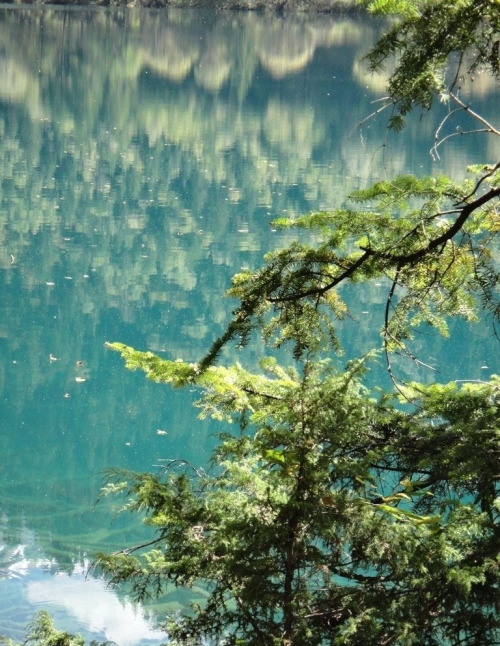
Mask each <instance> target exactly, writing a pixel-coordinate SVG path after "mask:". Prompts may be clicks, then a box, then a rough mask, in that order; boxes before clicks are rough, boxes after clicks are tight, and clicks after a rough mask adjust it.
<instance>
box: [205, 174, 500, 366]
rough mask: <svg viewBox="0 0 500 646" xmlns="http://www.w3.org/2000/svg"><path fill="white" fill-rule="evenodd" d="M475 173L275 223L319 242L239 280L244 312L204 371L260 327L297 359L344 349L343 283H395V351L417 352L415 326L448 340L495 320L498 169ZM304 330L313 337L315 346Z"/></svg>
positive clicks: (385, 186)
mask: <svg viewBox="0 0 500 646" xmlns="http://www.w3.org/2000/svg"><path fill="white" fill-rule="evenodd" d="M475 172H476V173H477V179H475V180H474V181H466V182H464V183H461V184H457V183H455V182H452V181H451V180H449V179H448V178H445V177H435V178H434V177H430V178H423V179H417V178H415V177H397V178H395V179H393V180H391V181H383V182H379V183H377V184H375V185H373V186H372V187H371V188H369V189H366V190H364V191H359V192H357V193H356V194H354V195H353V196H352V199H353V200H354V201H355V202H359V203H361V204H362V206H363V207H364V208H362V209H361V210H357V211H355V210H337V211H333V212H328V213H314V214H311V215H306V216H304V217H300V218H297V219H295V220H291V219H280V220H278V221H276V222H275V225H276V226H280V227H292V228H306V229H308V230H311V231H313V232H315V233H316V234H317V239H318V241H317V242H316V243H315V244H312V245H308V244H305V243H301V242H296V243H293V244H291V245H290V246H288V247H287V248H285V249H283V250H280V251H277V252H274V253H271V254H268V255H267V256H266V264H265V265H264V266H263V267H262V269H260V270H259V271H257V272H250V271H247V272H243V273H240V274H237V275H236V276H235V277H234V278H233V285H232V287H231V289H230V290H229V294H230V295H231V296H233V297H235V298H237V299H238V300H239V305H238V307H237V308H236V310H235V311H234V312H233V320H232V322H231V324H230V325H229V327H228V329H227V331H226V333H225V335H223V336H222V337H221V338H220V339H219V340H217V341H216V343H215V344H214V345H213V347H212V349H211V351H210V352H209V353H208V355H207V356H206V357H205V359H204V360H203V361H202V362H201V367H202V368H203V367H205V366H206V365H210V364H211V363H212V362H213V361H214V359H215V358H216V356H217V354H218V352H219V351H220V349H221V348H222V346H223V345H224V344H225V343H227V342H228V341H229V340H230V339H233V338H236V339H237V340H238V342H239V343H240V344H243V345H244V344H245V342H246V341H247V339H248V336H249V334H250V333H251V332H252V330H254V329H259V330H261V331H262V333H263V335H264V338H265V339H266V341H269V340H270V339H273V340H274V343H275V344H276V345H277V346H281V345H282V344H283V343H284V342H287V341H290V342H292V344H293V347H294V354H295V357H296V358H300V357H301V356H302V355H303V353H304V352H305V351H307V350H310V349H311V348H314V349H316V350H318V349H319V348H321V347H322V348H328V351H329V349H331V348H334V349H338V347H339V345H338V340H337V335H336V328H335V321H336V320H339V319H342V318H344V317H345V316H346V314H347V306H346V303H345V302H344V301H343V300H342V296H341V292H339V291H338V289H339V288H340V287H342V286H343V285H345V284H347V283H357V282H361V281H369V280H373V279H389V286H388V291H387V303H386V308H385V317H384V320H383V322H382V335H383V339H384V346H385V348H386V350H387V351H389V352H392V351H395V350H397V351H402V352H410V354H411V351H410V350H409V348H408V346H407V343H408V339H411V338H412V335H413V329H414V328H415V327H418V326H421V325H422V324H427V325H430V326H433V327H435V328H437V329H438V330H439V331H440V332H441V333H443V334H446V333H447V317H450V316H461V317H463V318H465V319H466V320H469V321H471V320H475V318H476V316H477V310H478V306H483V307H487V308H489V309H490V310H491V311H492V312H493V315H494V317H498V315H499V307H498V302H497V300H496V298H495V296H494V286H495V285H496V284H497V282H498V270H497V267H496V265H495V260H494V257H493V256H492V252H491V249H490V248H489V246H488V245H489V244H490V242H491V238H492V236H494V235H495V234H496V233H497V231H498V226H499V219H498V212H497V208H498V202H499V196H500V186H499V171H498V165H496V166H494V167H482V168H480V169H475ZM486 186H487V187H488V188H487V189H486V188H484V187H486ZM480 189H481V190H480ZM306 329H307V330H308V331H310V330H311V329H314V330H315V331H316V337H315V339H314V340H312V339H311V337H310V334H309V336H307V337H306V335H305V334H304V331H305V330H306ZM306 338H307V339H308V341H307V343H306V342H305V341H304V340H305V339H306Z"/></svg>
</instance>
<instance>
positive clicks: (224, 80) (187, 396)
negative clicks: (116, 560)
mask: <svg viewBox="0 0 500 646" xmlns="http://www.w3.org/2000/svg"><path fill="white" fill-rule="evenodd" d="M377 29H378V26H377V25H376V24H375V23H373V22H372V21H369V20H365V19H362V18H360V17H358V18H346V17H343V16H330V17H326V16H322V17H321V19H320V20H318V21H316V20H315V19H312V18H311V17H308V18H300V19H299V18H293V17H290V18H282V19H279V18H277V19H276V20H271V19H270V17H269V16H260V15H258V14H237V13H235V14H232V13H231V14H229V13H221V14H214V13H192V12H186V11H161V12H160V11H158V12H157V11H136V10H126V11H125V10H116V11H103V10H92V11H89V10H75V9H72V10H63V9H43V8H33V9H29V10H27V9H10V8H4V9H0V58H1V60H0V178H1V186H0V244H1V253H0V289H1V294H2V299H1V301H0V401H1V406H2V415H1V417H0V452H1V455H2V461H1V464H0V487H1V491H2V500H1V512H2V520H1V528H2V530H3V535H2V541H1V544H2V546H3V549H2V551H1V552H0V555H1V559H2V561H1V563H0V570H1V571H2V572H9V568H10V567H11V566H12V565H13V564H15V563H18V562H19V554H18V552H17V551H16V550H17V549H18V546H19V545H24V544H25V543H26V541H25V533H26V531H27V528H28V530H29V532H31V533H32V535H33V536H34V537H35V538H34V539H33V541H32V543H33V545H36V547H33V548H32V549H31V550H30V551H29V554H28V555H26V554H25V555H24V556H23V558H27V559H28V561H29V562H30V563H32V564H36V563H38V562H39V560H40V559H48V560H49V562H50V563H51V569H52V571H54V572H59V573H62V572H64V573H65V574H64V576H62V575H61V576H59V577H56V578H55V579H54V582H53V584H52V583H51V584H50V585H53V586H56V587H55V588H54V587H48V588H47V589H49V590H52V591H54V594H55V590H56V589H60V590H63V592H64V593H61V595H62V596H61V598H62V597H64V598H70V596H71V595H70V593H69V592H68V590H67V588H66V587H65V586H69V585H70V584H71V585H73V584H74V583H75V581H76V582H77V585H76V587H77V589H78V590H83V589H82V588H80V587H79V586H80V583H79V582H78V581H79V580H78V579H77V578H75V575H74V572H75V568H76V569H77V570H78V567H81V564H82V563H85V562H86V559H88V555H89V553H92V552H93V551H95V550H97V549H112V548H114V547H118V546H120V545H122V544H123V541H125V540H126V539H127V538H129V537H132V536H133V535H135V533H136V532H137V528H136V527H135V526H130V525H128V524H127V522H126V520H122V521H120V522H116V523H114V524H110V518H111V517H112V515H113V511H115V509H114V508H109V507H106V506H101V505H99V506H98V507H97V509H96V510H94V509H93V504H94V502H95V500H96V498H97V495H98V492H99V487H100V484H101V472H102V470H103V469H104V468H106V467H109V466H112V465H121V466H125V467H129V468H132V469H151V468H155V465H157V464H159V460H160V459H163V458H170V457H183V458H185V459H188V460H191V461H193V462H195V463H200V462H204V461H205V460H206V458H207V456H208V454H209V451H210V447H211V446H212V443H213V438H212V437H211V436H210V433H212V432H214V431H217V430H219V429H218V427H217V426H214V425H212V426H210V425H207V424H205V425H203V424H200V422H198V421H197V420H196V419H195V412H194V411H193V412H192V411H191V407H190V405H191V402H192V400H193V397H194V394H193V393H171V392H170V391H169V390H168V389H165V388H161V387H159V386H156V385H154V384H150V383H147V382H145V381H144V379H143V377H142V376H141V375H134V374H130V373H126V372H125V371H124V369H123V367H122V365H121V362H120V360H119V359H118V358H117V357H116V356H114V355H110V354H109V353H106V351H105V350H104V348H103V343H104V341H105V340H120V341H123V342H125V343H129V344H131V345H136V346H137V347H141V348H146V347H147V348H150V349H153V350H155V351H160V352H166V353H168V356H169V357H182V358H184V359H196V358H198V357H199V355H200V353H201V352H202V350H203V349H204V348H206V347H207V345H208V344H209V343H210V342H211V341H212V339H213V337H214V336H215V335H216V334H217V333H218V332H219V331H220V329H221V327H222V325H223V324H224V322H225V321H227V319H228V316H229V310H230V307H231V304H230V303H229V302H228V301H227V300H226V299H223V298H221V296H220V295H221V293H222V292H223V290H224V289H225V288H226V287H227V286H228V284H229V279H230V276H231V275H232V274H233V273H234V272H236V271H237V270H238V269H239V268H240V267H242V266H249V267H251V266H256V265H257V264H260V261H261V256H262V254H263V253H264V252H265V251H266V250H268V249H270V248H273V247H275V246H277V245H283V244H285V243H286V242H287V241H288V240H289V239H290V236H291V235H292V234H290V233H287V232H276V231H273V230H271V229H270V227H269V224H268V223H269V220H270V219H271V218H272V217H277V216H280V215H282V214H288V215H290V216H292V217H293V216H295V215H298V214H301V213H304V212H306V211H309V210H316V209H327V208H332V207H335V206H339V205H342V204H343V203H344V202H345V198H346V195H347V193H348V192H349V191H351V190H352V189H354V188H357V187H359V186H361V185H365V184H366V183H367V182H369V181H371V180H373V179H375V178H379V177H381V176H386V175H388V174H392V173H394V172H417V173H427V172H432V171H435V170H436V171H443V172H450V171H451V172H453V171H454V170H456V169H459V168H461V166H463V165H465V163H471V162H473V161H484V150H483V146H482V143H481V142H479V143H477V141H476V142H474V141H473V140H470V141H468V142H467V143H468V144H469V145H470V146H471V148H470V149H468V150H465V149H462V148H459V147H458V145H456V143H458V142H452V143H451V144H450V146H449V147H447V149H446V151H444V153H443V155H442V158H441V160H439V161H438V162H434V163H433V162H432V160H431V158H430V156H429V154H428V145H426V142H430V141H432V133H433V129H434V127H435V122H433V121H431V120H430V119H428V120H423V121H422V122H420V121H419V120H416V121H415V122H412V121H411V120H410V123H409V125H408V129H407V132H406V133H405V135H404V139H399V140H398V143H397V145H394V140H393V138H392V137H391V136H389V135H388V134H387V132H386V130H385V122H384V121H383V119H382V120H380V121H378V122H377V121H373V122H369V123H367V124H365V126H364V127H363V128H362V129H361V130H360V129H359V128H357V123H358V122H359V121H360V120H361V119H362V118H363V117H365V116H366V115H367V114H368V113H369V112H370V111H371V110H372V106H371V101H373V100H374V99H376V98H377V97H378V90H379V86H378V85H377V84H376V83H375V82H374V81H373V79H371V77H369V76H367V74H366V71H365V70H364V69H363V68H362V66H359V65H358V63H356V61H358V60H359V58H360V56H361V55H362V54H363V53H364V52H365V51H366V49H367V48H368V46H369V44H370V42H373V40H374V39H375V38H376V34H377ZM478 102H479V104H478V105H477V107H478V109H479V110H481V111H482V112H483V114H485V116H486V117H489V116H490V115H491V114H492V112H494V110H495V109H496V106H497V98H496V97H495V96H493V95H492V94H491V92H490V89H489V88H488V86H487V83H483V84H482V86H481V93H480V96H479V98H478ZM436 118H437V119H439V118H440V117H439V115H438V116H437V117H436ZM403 141H404V143H405V145H404V146H403V145H402V142H403ZM463 145H464V141H463V140H461V141H460V146H463ZM474 146H475V147H474ZM488 146H490V149H489V150H488V154H489V156H490V158H491V159H492V158H493V157H494V156H495V155H496V157H498V153H499V152H500V151H499V150H498V142H496V143H491V142H489V143H488ZM466 159H467V162H466V161H465V160H466ZM460 172H461V171H460ZM380 294H381V288H380V286H377V285H373V286H370V287H368V288H366V289H363V290H357V292H356V295H355V296H356V298H355V305H354V311H353V315H354V317H355V320H356V321H357V322H358V324H357V325H350V326H349V327H348V328H346V330H345V334H344V337H345V341H346V344H347V346H348V348H350V349H351V350H353V351H355V352H356V353H357V352H360V351H362V350H363V349H367V348H368V347H370V346H372V345H373V344H374V343H378V337H377V336H376V334H375V335H374V324H372V323H373V321H375V320H376V318H377V312H378V311H379V310H380V309H381V308H382V307H383V303H382V300H381V296H380ZM358 310H359V311H358ZM366 312H369V314H366ZM489 341H490V339H489V331H488V330H487V328H481V329H480V330H478V332H477V334H476V336H475V337H474V338H470V339H469V342H468V344H467V345H466V347H464V351H463V355H464V356H463V362H464V363H466V365H467V367H468V368H467V370H468V374H467V376H468V377H471V378H473V377H478V376H483V374H484V373H481V366H482V365H485V358H484V355H485V353H486V354H487V348H488V347H489V346H488V343H489ZM258 352H259V347H258V346H255V347H254V346H251V347H250V348H248V354H247V357H249V359H250V360H251V359H253V357H255V356H256V355H257V354H258ZM427 352H430V350H427ZM432 353H433V356H434V357H435V360H436V363H437V364H439V365H440V366H441V367H443V368H446V369H448V367H447V366H446V365H445V362H446V357H447V356H448V355H449V350H448V348H447V347H446V345H444V342H440V344H437V345H435V346H433V348H432ZM423 359H424V360H425V359H426V356H424V357H423ZM490 367H491V370H492V371H494V370H495V366H490ZM404 369H408V368H407V367H406V368H404ZM413 369H414V368H412V367H410V370H413ZM453 370H458V367H457V366H452V367H451V368H450V370H449V371H448V372H447V373H445V372H443V375H444V378H445V377H447V378H449V377H450V375H451V376H453ZM412 376H417V375H412ZM83 379H85V381H83ZM158 430H162V431H164V433H158ZM133 540H134V539H131V542H132V541H133ZM34 571H35V570H32V569H28V571H27V572H25V573H23V578H22V581H24V582H25V583H26V585H29V581H30V580H31V579H33V578H36V576H38V575H36V576H35V575H34V574H33V572H34ZM8 576H9V577H10V578H6V579H4V580H3V581H0V584H1V585H0V594H1V595H2V597H3V596H5V597H8V596H9V594H10V593H9V590H10V589H11V588H10V587H9V586H10V585H16V583H15V582H16V580H18V581H19V580H20V579H13V578H12V577H11V576H10V575H8ZM38 583H39V582H38V581H35V582H34V587H31V588H29V589H31V590H33V589H34V590H38V591H39V592H40V589H41V588H42V587H45V584H44V586H40V585H38ZM35 584H36V585H35ZM89 585H90V586H93V585H97V584H94V583H89ZM57 586H59V588H57ZM61 586H62V587H61ZM86 589H89V590H90V589H92V590H93V588H91V587H89V588H86ZM2 591H5V594H4V592H2ZM57 594H59V593H57ZM71 594H72V593H71ZM80 594H84V592H83V591H82V592H80V591H78V592H77V593H76V595H77V597H79V596H80ZM23 595H24V596H22V603H23V604H24V603H26V604H28V605H29V604H30V603H31V602H33V601H34V597H33V596H29V595H28V596H26V594H24V592H23ZM44 599H45V598H44ZM109 603H114V602H111V601H110V602H109ZM82 607H85V603H84V602H83V597H82ZM68 611H69V608H68ZM27 612H28V611H27V610H26V608H24V606H23V607H22V608H20V609H19V611H18V612H17V616H16V617H15V621H16V626H18V628H17V629H19V625H22V623H23V622H24V623H25V621H24V620H25V619H28V618H29V617H26V614H27ZM11 614H12V613H11ZM14 614H16V613H14ZM81 620H82V621H84V623H86V622H87V623H88V622H91V621H92V620H91V618H90V617H87V616H86V617H85V618H83V617H82V618H81ZM17 629H16V630H17ZM4 632H5V631H4ZM109 638H112V637H109ZM121 643H123V642H121Z"/></svg>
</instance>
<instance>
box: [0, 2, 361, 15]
mask: <svg viewBox="0 0 500 646" xmlns="http://www.w3.org/2000/svg"><path fill="white" fill-rule="evenodd" d="M1 6H2V7H4V8H12V9H14V8H23V7H24V8H36V7H57V8H63V7H75V8H76V7H80V8H81V7H102V8H108V7H109V8H111V7H124V8H126V7H130V8H142V9H204V10H207V9H213V10H215V11H256V12H272V13H275V14H276V13H277V14H294V13H299V14H318V13H337V12H340V11H342V12H345V11H362V7H361V6H360V5H359V3H358V1H357V0H90V1H85V0H81V1H80V0H69V1H67V2H65V1H64V0H59V1H58V0H55V1H54V0H47V1H45V0H35V1H34V2H30V1H29V0H24V1H21V2H17V1H14V2H7V3H1Z"/></svg>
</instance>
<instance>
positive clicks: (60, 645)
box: [0, 610, 113, 646]
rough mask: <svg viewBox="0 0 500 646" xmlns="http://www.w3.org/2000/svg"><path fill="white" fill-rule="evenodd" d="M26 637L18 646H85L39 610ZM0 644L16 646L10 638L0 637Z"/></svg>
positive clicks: (98, 645)
mask: <svg viewBox="0 0 500 646" xmlns="http://www.w3.org/2000/svg"><path fill="white" fill-rule="evenodd" d="M26 631H27V632H26V638H25V639H24V640H23V642H22V644H21V645H20V646H28V644H31V645H32V646H85V640H84V639H83V637H81V636H79V635H72V634H70V633H68V632H66V631H64V630H57V629H56V628H55V627H54V622H53V621H52V619H51V617H50V615H49V613H48V612H46V611H45V610H41V611H40V612H39V613H38V614H37V615H36V617H35V618H34V619H33V621H32V622H31V623H30V624H29V626H28V627H27V629H26ZM112 643H113V642H99V643H98V642H96V641H91V642H90V644H89V646H108V645H109V646H111V644H112ZM0 644H5V646H16V644H15V643H14V642H13V641H12V640H11V639H3V638H2V637H0Z"/></svg>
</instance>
